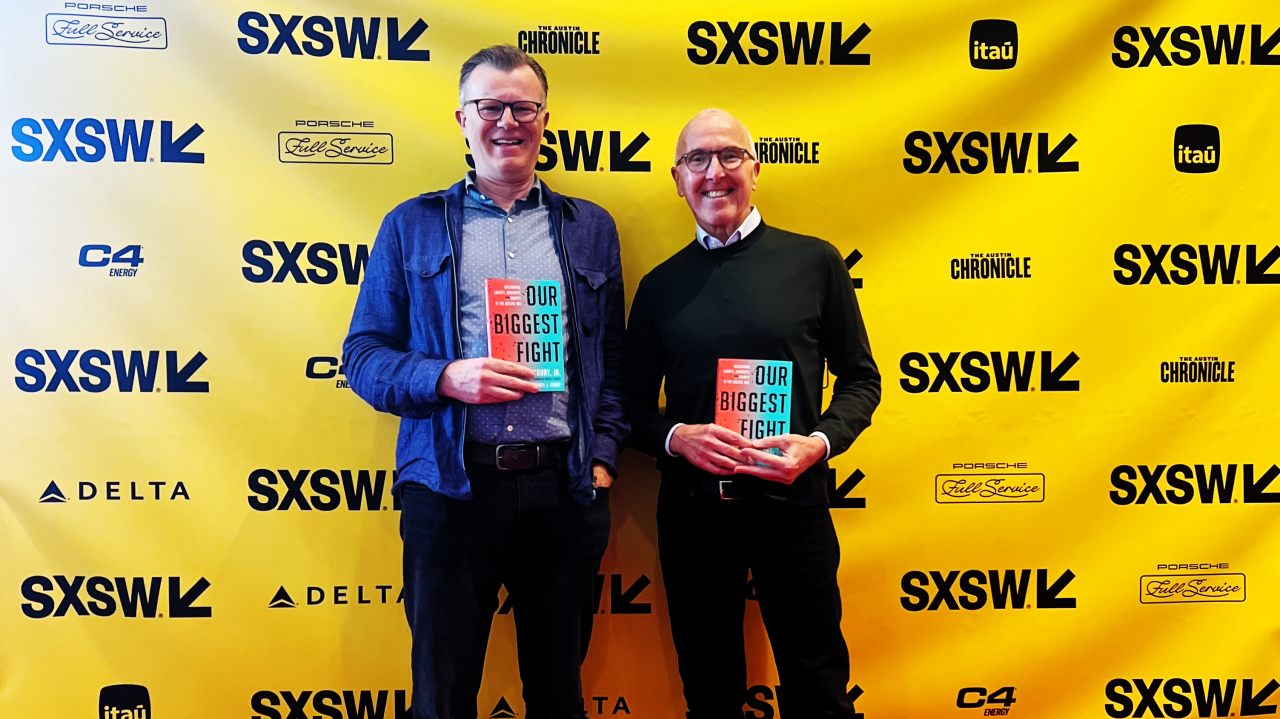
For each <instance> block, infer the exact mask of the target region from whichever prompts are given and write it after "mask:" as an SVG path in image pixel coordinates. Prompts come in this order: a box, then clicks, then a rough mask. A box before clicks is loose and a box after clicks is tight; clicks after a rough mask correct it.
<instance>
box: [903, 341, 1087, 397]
mask: <svg viewBox="0 0 1280 719" xmlns="http://www.w3.org/2000/svg"><path fill="white" fill-rule="evenodd" d="M1039 354H1040V391H1041V392H1079V391H1080V381H1079V380H1074V379H1066V376H1067V373H1068V372H1070V371H1071V368H1072V367H1074V366H1075V365H1076V362H1078V361H1080V357H1079V356H1078V355H1076V353H1075V352H1072V353H1070V354H1068V355H1067V356H1066V357H1063V358H1062V361H1061V362H1059V363H1058V364H1057V365H1055V364H1054V363H1053V352H1052V351H1044V352H1040V353H1039ZM957 363H958V364H959V366H958V367H957V366H956V365H957ZM930 365H932V367H933V368H934V370H936V372H937V374H936V375H934V376H933V377H932V378H930V377H929V368H930ZM1035 365H1036V353H1035V352H1023V353H1019V352H982V351H978V350H974V351H972V352H965V353H964V355H963V356H961V354H960V353H959V352H950V353H948V354H947V356H946V357H943V356H942V353H941V352H930V353H929V354H928V355H925V354H924V353H923V352H908V353H906V354H904V355H902V361H901V362H900V363H899V365H898V367H899V369H900V370H902V374H903V375H905V376H904V377H902V378H901V379H900V380H898V384H900V385H901V386H902V389H904V390H906V391H907V392H910V393H911V394H920V393H922V392H941V391H942V389H943V388H944V387H945V388H946V389H947V391H949V392H961V391H963V392H985V391H987V390H988V389H991V388H992V384H993V382H992V381H993V380H994V385H995V390H996V391H997V392H1027V391H1031V392H1035V391H1036V388H1035V387H1032V386H1031V377H1032V372H1033V371H1034V370H1035ZM988 368H990V369H988ZM957 374H959V375H961V376H959V378H958V379H957Z"/></svg>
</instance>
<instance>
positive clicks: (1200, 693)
mask: <svg viewBox="0 0 1280 719" xmlns="http://www.w3.org/2000/svg"><path fill="white" fill-rule="evenodd" d="M1260 683H1261V681H1259V682H1257V684H1260ZM1257 684H1255V682H1254V680H1252V679H1244V680H1242V681H1240V682H1239V687H1240V690H1241V692H1240V711H1239V716H1242V717H1247V716H1262V715H1264V714H1275V713H1276V705H1275V704H1268V703H1266V702H1267V700H1269V699H1270V698H1271V695H1272V694H1274V693H1275V691H1276V690H1277V689H1280V682H1277V681H1276V680H1275V679H1272V680H1270V681H1268V682H1267V683H1266V684H1265V685H1264V686H1262V688H1260V689H1258V691H1257V693H1256V694H1255V693H1254V687H1255V686H1256V685H1257ZM1162 685H1163V686H1162ZM1236 686H1237V682H1236V680H1235V679H1227V680H1225V681H1224V680H1222V679H1191V680H1187V679H1181V678H1174V679H1151V680H1150V681H1148V680H1145V679H1134V680H1132V681H1130V680H1128V679H1112V680H1111V681H1109V682H1107V687H1106V696H1107V704H1106V705H1105V706H1104V707H1103V708H1104V709H1106V712H1107V716H1109V717H1115V719H1124V718H1125V717H1141V716H1148V712H1149V713H1150V716H1152V717H1157V718H1159V717H1165V716H1168V717H1174V718H1175V719H1181V718H1182V717H1188V716H1191V712H1192V710H1194V711H1195V712H1196V714H1195V715H1196V716H1197V717H1233V716H1236V715H1237V714H1236V712H1234V711H1232V710H1231V708H1232V706H1233V705H1234V703H1235V695H1236ZM1161 699H1164V702H1163V703H1161V702H1160V700H1161ZM1135 700H1136V703H1135ZM1193 700H1194V704H1193V703H1192V702H1193Z"/></svg>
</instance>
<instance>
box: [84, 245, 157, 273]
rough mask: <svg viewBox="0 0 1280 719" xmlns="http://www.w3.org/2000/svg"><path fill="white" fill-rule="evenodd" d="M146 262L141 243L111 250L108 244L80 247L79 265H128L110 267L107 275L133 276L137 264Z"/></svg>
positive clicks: (136, 270) (136, 269) (136, 271)
mask: <svg viewBox="0 0 1280 719" xmlns="http://www.w3.org/2000/svg"><path fill="white" fill-rule="evenodd" d="M143 262H146V260H144V259H142V245H126V246H124V247H121V248H120V249H118V250H115V251H112V249H111V246H110V245H85V246H83V247H81V248H80V266H81V267H106V266H107V265H128V267H111V268H110V269H108V270H107V276H108V277H135V276H137V274H138V265H140V264H142V263H143Z"/></svg>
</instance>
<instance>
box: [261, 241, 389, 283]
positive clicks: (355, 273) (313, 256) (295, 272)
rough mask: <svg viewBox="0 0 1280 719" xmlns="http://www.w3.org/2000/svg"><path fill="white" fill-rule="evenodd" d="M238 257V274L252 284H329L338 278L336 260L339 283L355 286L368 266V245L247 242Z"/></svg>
mask: <svg viewBox="0 0 1280 719" xmlns="http://www.w3.org/2000/svg"><path fill="white" fill-rule="evenodd" d="M304 254H305V256H306V261H307V264H308V265H309V267H308V268H307V270H306V272H303V270H302V265H301V264H300V263H301V262H302V258H303V256H304ZM277 255H278V256H279V257H280V267H279V268H278V269H277V268H276V266H275V264H274V262H273V261H272V259H271V258H273V257H276V256H277ZM240 256H241V257H242V258H243V259H244V262H245V266H244V267H242V268H241V269H240V273H241V274H243V275H244V278H245V279H246V280H248V281H250V282H253V283H255V284H261V283H264V282H274V283H281V282H286V281H289V282H296V283H298V284H300V285H305V284H307V283H312V284H317V285H330V284H333V283H334V281H336V280H337V279H338V277H339V273H338V270H339V265H338V264H336V263H335V260H340V261H341V270H342V273H341V277H342V281H343V283H344V284H348V285H358V284H360V279H361V277H362V276H363V275H364V269H365V266H366V265H368V264H369V246H368V245H346V244H342V245H337V246H336V247H335V246H334V245H331V244H329V243H328V242H312V243H310V245H309V246H308V243H306V242H295V243H293V244H292V245H290V244H289V243H287V242H281V241H280V240H276V241H274V242H272V243H268V242H267V241H266V240H249V241H248V242H246V243H244V249H243V250H241V252H240Z"/></svg>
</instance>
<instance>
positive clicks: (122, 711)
mask: <svg viewBox="0 0 1280 719" xmlns="http://www.w3.org/2000/svg"><path fill="white" fill-rule="evenodd" d="M98 709H99V711H101V712H102V713H101V714H100V715H99V718H100V719H151V692H149V691H147V688H146V687H144V686H142V685H141V684H112V685H110V686H105V687H103V688H102V690H101V691H99V692H98Z"/></svg>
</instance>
